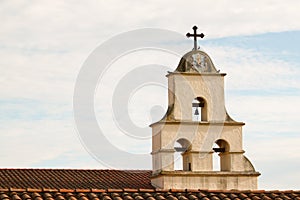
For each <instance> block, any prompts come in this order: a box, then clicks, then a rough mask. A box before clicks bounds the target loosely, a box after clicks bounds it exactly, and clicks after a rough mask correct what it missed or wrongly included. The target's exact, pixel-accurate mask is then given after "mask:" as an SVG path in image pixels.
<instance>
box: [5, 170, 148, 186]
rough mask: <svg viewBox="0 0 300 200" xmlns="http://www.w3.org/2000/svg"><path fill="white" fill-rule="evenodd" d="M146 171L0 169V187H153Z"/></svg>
mask: <svg viewBox="0 0 300 200" xmlns="http://www.w3.org/2000/svg"><path fill="white" fill-rule="evenodd" d="M150 176H151V171H150V170H77V169H0V188H12V189H11V190H14V191H15V189H16V188H31V189H42V188H50V189H58V188H63V189H74V188H82V189H90V188H95V189H109V188H110V189H120V188H129V189H138V188H144V189H154V188H153V187H152V185H151V182H150Z"/></svg>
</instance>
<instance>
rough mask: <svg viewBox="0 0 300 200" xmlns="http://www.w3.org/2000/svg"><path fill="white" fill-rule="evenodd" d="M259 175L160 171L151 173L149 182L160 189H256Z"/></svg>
mask: <svg viewBox="0 0 300 200" xmlns="http://www.w3.org/2000/svg"><path fill="white" fill-rule="evenodd" d="M259 175H260V173H258V172H215V171H213V172H191V171H172V172H168V171H162V172H160V173H159V174H154V175H152V177H151V183H152V185H153V186H154V187H155V188H161V189H187V188H188V189H209V190H231V189H236V190H256V189H257V177H258V176H259Z"/></svg>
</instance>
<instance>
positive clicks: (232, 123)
mask: <svg viewBox="0 0 300 200" xmlns="http://www.w3.org/2000/svg"><path fill="white" fill-rule="evenodd" d="M156 124H186V125H195V124H198V125H206V126H210V125H214V126H244V125H245V123H244V122H235V121H200V122H198V121H179V120H178V121H176V120H174V121H158V122H154V123H153V124H150V125H149V126H150V127H152V126H153V125H156Z"/></svg>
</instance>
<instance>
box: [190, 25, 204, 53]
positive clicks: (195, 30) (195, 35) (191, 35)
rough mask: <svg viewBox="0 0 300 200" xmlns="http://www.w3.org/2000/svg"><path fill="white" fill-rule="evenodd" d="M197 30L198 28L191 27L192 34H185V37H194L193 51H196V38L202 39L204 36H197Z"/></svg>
mask: <svg viewBox="0 0 300 200" xmlns="http://www.w3.org/2000/svg"><path fill="white" fill-rule="evenodd" d="M197 29H198V27H197V26H194V27H193V30H194V34H190V33H187V34H186V37H188V38H189V37H194V50H195V51H196V50H197V37H201V38H203V37H204V34H203V33H200V34H197Z"/></svg>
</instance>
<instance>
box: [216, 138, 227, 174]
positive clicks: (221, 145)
mask: <svg viewBox="0 0 300 200" xmlns="http://www.w3.org/2000/svg"><path fill="white" fill-rule="evenodd" d="M215 144H216V145H217V146H218V147H215V148H213V150H214V152H215V153H218V156H219V159H220V171H231V156H230V153H229V151H230V145H229V143H228V142H227V141H225V140H223V139H218V140H216V142H215Z"/></svg>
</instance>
